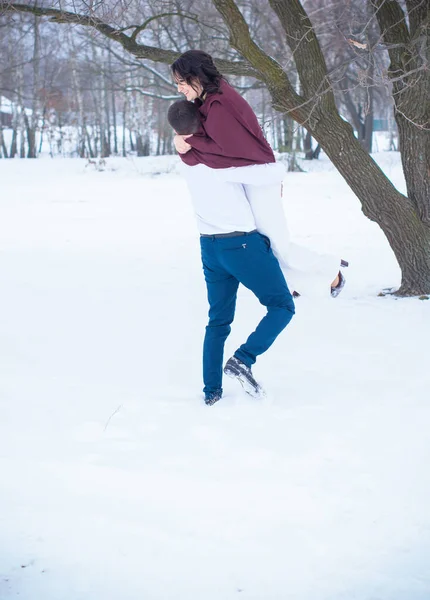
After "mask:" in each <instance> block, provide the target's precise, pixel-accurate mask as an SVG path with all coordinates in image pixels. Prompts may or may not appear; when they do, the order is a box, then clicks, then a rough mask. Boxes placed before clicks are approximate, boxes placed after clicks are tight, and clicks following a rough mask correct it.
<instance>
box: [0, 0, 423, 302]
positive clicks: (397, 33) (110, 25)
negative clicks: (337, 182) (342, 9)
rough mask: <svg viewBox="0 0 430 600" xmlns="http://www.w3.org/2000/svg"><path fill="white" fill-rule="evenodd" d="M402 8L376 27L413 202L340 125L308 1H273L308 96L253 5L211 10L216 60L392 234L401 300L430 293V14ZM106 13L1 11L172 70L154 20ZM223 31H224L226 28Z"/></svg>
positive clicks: (387, 7) (384, 14)
mask: <svg viewBox="0 0 430 600" xmlns="http://www.w3.org/2000/svg"><path fill="white" fill-rule="evenodd" d="M399 1H400V0H399ZM399 1H398V0H370V3H369V6H370V7H371V9H372V18H376V19H377V21H378V25H379V32H380V44H381V45H383V47H384V48H385V49H386V50H387V51H388V54H389V58H390V67H389V70H388V77H389V79H390V81H391V84H392V90H393V101H394V107H395V118H396V122H397V125H398V129H399V139H400V151H401V154H402V161H403V167H404V173H405V178H406V182H407V189H408V197H406V196H404V195H403V194H401V193H400V192H399V191H398V190H396V189H395V187H394V186H393V184H392V183H391V182H390V180H389V179H388V178H387V177H386V176H385V175H384V173H383V172H382V171H381V169H380V168H379V167H378V166H377V165H376V163H375V162H374V161H373V160H372V158H371V157H370V156H369V154H368V153H367V152H366V151H365V149H364V148H363V147H362V145H361V144H360V142H359V141H358V140H357V138H356V137H355V136H354V133H353V130H352V128H351V126H350V125H349V124H348V123H346V122H345V121H344V119H342V118H341V116H340V114H339V112H338V109H337V107H336V102H335V96H334V93H333V86H332V82H331V78H330V75H329V71H328V68H327V65H326V61H325V57H324V54H323V52H322V50H321V45H320V43H319V40H318V37H317V35H316V32H315V30H314V28H313V25H312V23H311V21H310V19H309V17H308V15H307V13H306V12H305V9H304V7H303V4H302V3H301V2H300V0H268V2H269V5H270V7H271V9H272V11H273V14H274V15H276V17H277V19H278V21H279V24H280V26H281V28H282V31H283V36H284V39H285V42H286V46H285V48H288V49H289V53H290V57H291V60H293V61H294V64H295V67H296V71H297V73H298V77H299V81H300V87H299V88H298V87H297V85H296V82H295V81H293V80H292V78H291V76H289V73H288V68H287V66H288V65H284V64H283V63H284V59H281V62H279V60H275V59H274V58H272V56H273V54H272V53H271V54H269V53H268V52H266V51H265V49H263V47H262V45H257V44H256V42H255V41H254V39H258V34H257V35H251V33H250V24H249V23H250V21H251V15H252V12H250V8H249V9H248V5H244V7H243V13H242V12H241V11H240V10H239V8H238V5H237V3H236V2H235V1H234V0H212V1H211V4H212V6H213V7H214V8H215V9H216V10H217V11H218V13H219V15H220V16H221V19H222V22H221V24H222V23H223V27H222V28H221V31H222V32H223V33H222V35H221V36H220V38H219V39H217V40H216V43H215V44H214V45H211V46H209V44H208V45H207V50H209V51H211V52H213V54H215V56H216V54H217V50H216V49H217V48H220V47H223V44H225V43H226V42H225V40H226V39H228V46H229V48H230V50H227V54H230V56H231V59H230V60H226V59H222V58H220V59H216V62H217V64H218V67H219V68H220V70H221V71H222V72H224V73H225V74H236V75H243V76H252V77H255V78H256V79H257V80H260V81H262V82H264V84H265V86H266V87H267V89H268V91H269V93H270V96H271V99H272V102H273V106H274V107H275V108H276V110H278V111H279V112H281V113H283V114H285V115H288V116H290V117H292V118H293V119H294V120H295V121H297V122H298V123H299V124H300V125H302V126H303V127H305V128H306V129H307V131H308V132H309V133H310V134H311V135H312V136H313V137H314V138H315V139H316V140H317V142H318V143H319V144H321V147H322V148H323V149H324V151H325V152H326V153H327V155H328V156H329V158H330V159H331V160H332V162H333V163H334V164H335V166H336V167H337V168H338V170H339V172H340V173H341V174H342V175H343V177H344V178H345V180H346V181H347V183H348V184H349V186H350V187H351V188H352V190H353V191H354V192H355V194H356V195H357V196H358V198H359V199H360V201H361V205H362V209H363V212H364V214H365V215H366V216H368V217H369V218H370V219H372V220H373V221H375V222H376V223H378V224H379V225H380V227H381V228H382V230H383V231H384V233H385V234H386V236H387V238H388V241H389V243H390V245H391V247H392V249H393V251H394V253H395V255H396V257H397V259H398V261H399V264H400V267H401V270H402V284H401V287H400V290H399V291H398V293H399V294H400V295H416V294H422V293H429V292H430V198H429V196H430V194H429V191H430V190H429V186H430V183H429V182H430V172H429V164H430V138H429V135H430V133H429V129H430V103H429V98H430V70H429V37H430V36H429V29H430V17H429V10H430V9H429V3H428V0H405V9H402V6H401V4H400V3H399ZM101 4H102V5H103V6H102V8H100V10H99V12H97V10H95V9H94V7H92V6H90V8H89V9H85V8H83V9H82V10H83V12H81V13H78V12H74V11H69V12H67V11H60V10H58V9H56V8H54V7H52V8H50V7H46V6H45V7H40V6H37V5H36V4H33V3H27V4H23V3H18V2H5V1H1V2H0V8H1V9H3V10H5V11H20V12H30V13H33V14H35V15H38V16H41V17H43V16H46V17H49V18H50V19H51V20H53V21H55V22H57V23H75V24H78V25H81V26H84V27H91V28H92V29H94V30H97V31H98V32H99V33H100V34H102V35H103V36H105V37H107V38H109V39H110V40H113V41H115V42H117V43H118V44H119V45H121V46H122V48H123V49H124V50H125V51H126V52H128V53H130V54H132V55H134V56H135V57H137V58H139V59H147V60H150V61H154V62H162V63H170V62H172V61H173V60H174V59H175V58H177V56H178V54H179V49H178V50H170V49H166V48H165V47H159V46H154V45H151V44H150V42H149V41H148V43H144V42H143V40H145V42H146V41H147V40H150V39H151V34H150V33H149V31H148V25H149V21H148V19H146V21H145V22H144V23H141V24H140V25H139V24H135V23H133V22H132V23H130V21H129V20H128V17H127V11H126V10H125V11H124V10H122V11H121V10H119V8H120V4H115V3H114V4H113V5H110V3H108V2H107V3H101ZM161 4H162V5H163V9H164V10H162V11H160V12H159V13H158V14H157V15H155V16H156V17H157V20H158V18H162V14H163V13H165V12H166V7H169V8H172V9H173V8H175V4H176V3H174V2H162V3H161ZM84 6H85V7H88V6H89V5H88V4H87V3H85V5H84ZM189 6H190V8H191V7H194V6H195V4H194V3H191V4H190V5H189ZM169 12H174V11H173V10H172V11H169ZM245 14H246V17H247V18H248V21H247V20H246V19H245V17H244V15H245ZM153 16H154V15H153ZM177 18H180V19H182V20H184V19H189V20H190V21H191V20H192V19H193V20H194V21H192V22H195V20H196V16H195V15H194V14H193V15H184V14H183V13H182V14H181V15H179V16H177ZM204 20H205V15H204V14H200V15H199V17H198V21H199V23H204ZM151 22H152V21H151ZM183 22H184V23H185V21H183ZM216 25H217V27H219V26H220V22H218V21H217V22H216ZM184 26H185V25H184ZM257 33H258V32H257ZM175 39H176V38H175ZM172 45H173V44H172ZM212 47H213V48H214V51H212ZM183 49H184V48H183V47H181V48H180V50H183ZM232 50H233V52H232ZM236 53H238V54H239V55H240V56H241V57H242V58H238V57H237V56H238V54H236Z"/></svg>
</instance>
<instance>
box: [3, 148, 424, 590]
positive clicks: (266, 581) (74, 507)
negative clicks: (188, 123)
mask: <svg viewBox="0 0 430 600" xmlns="http://www.w3.org/2000/svg"><path fill="white" fill-rule="evenodd" d="M378 160H379V161H380V162H381V164H383V167H384V169H385V170H386V172H387V173H388V175H389V176H390V177H391V178H392V179H393V181H394V182H395V183H396V185H399V186H400V187H402V189H403V182H402V175H401V169H400V166H399V159H398V156H396V155H394V154H388V153H387V154H381V155H379V156H378ZM176 161H177V159H176V158H174V157H170V158H158V159H140V160H121V159H111V160H108V163H107V170H105V171H103V172H98V171H96V170H95V169H94V168H93V166H89V167H86V166H85V161H80V160H78V159H75V160H61V159H59V160H36V161H19V160H13V161H7V160H1V161H0V303H1V313H0V407H1V412H0V598H1V599H2V600H9V599H11V598H16V597H19V598H21V599H22V600H119V599H121V600H142V599H143V600H232V599H237V598H240V599H242V598H243V599H244V600H245V599H246V600H405V599H407V600H428V598H429V597H430V569H429V564H430V511H429V498H430V474H429V473H430V471H429V468H428V464H429V458H430V436H429V425H430V408H429V393H428V389H429V384H430V382H429V372H428V348H429V339H430V302H426V301H420V300H418V299H395V298H392V297H383V298H382V297H378V296H377V294H378V292H379V291H380V289H381V288H384V287H391V286H396V285H398V284H399V271H398V267H397V265H396V262H395V260H394V257H393V255H392V252H391V250H390V248H389V246H388V244H387V242H386V240H385V238H384V236H383V235H382V233H381V232H380V230H379V229H378V227H377V226H376V225H375V224H373V223H371V222H370V221H368V220H366V218H365V217H364V216H363V215H362V214H361V212H360V206H359V203H358V201H357V200H356V199H355V198H354V196H353V194H352V193H351V191H350V190H349V188H348V187H347V186H346V184H345V183H344V181H343V180H342V178H341V177H340V176H339V175H338V174H337V172H336V171H335V170H334V169H333V168H332V167H331V166H330V165H329V163H327V161H321V162H317V163H315V164H312V165H308V164H305V166H306V167H310V168H311V169H312V171H311V172H310V173H307V174H302V173H297V174H288V175H287V176H286V179H285V196H286V199H285V203H286V209H287V213H288V219H289V223H290V227H291V230H292V233H293V235H294V237H295V238H296V240H297V241H299V242H300V243H303V244H306V245H308V246H310V247H312V248H315V249H321V250H324V251H331V252H335V253H338V254H339V255H341V256H342V257H343V258H346V259H348V260H349V261H350V265H351V266H350V268H349V269H348V270H347V271H346V273H345V274H346V276H347V286H346V288H345V290H344V291H343V293H342V294H341V295H340V296H339V298H337V299H336V300H333V299H331V298H327V299H324V298H322V299H321V298H320V299H318V300H311V299H306V298H300V299H299V300H298V301H297V303H296V306H297V314H296V317H295V318H294V320H293V321H292V323H291V325H290V326H289V327H288V328H287V330H286V331H285V332H284V333H283V334H282V335H281V336H280V338H279V339H278V340H277V342H276V343H275V345H274V346H273V347H272V349H271V350H270V351H269V352H267V354H266V355H264V356H263V357H261V359H260V360H259V361H258V363H257V365H256V367H255V369H254V371H255V373H256V375H257V376H258V377H259V379H261V381H262V383H263V384H264V386H265V388H266V390H267V391H268V399H267V400H266V401H264V402H262V403H260V402H258V401H255V400H251V399H249V398H247V397H245V396H244V395H243V394H242V392H241V390H240V389H238V388H237V387H236V386H235V385H234V382H231V381H227V382H226V384H225V388H226V397H225V399H223V400H222V401H220V402H219V403H218V404H216V405H215V406H213V407H211V408H208V407H206V406H205V405H204V404H203V401H202V397H201V392H200V390H201V386H202V384H201V380H200V377H201V375H200V362H201V342H202V335H203V331H204V325H205V322H206V312H207V306H206V297H205V286H204V281H203V276H202V273H201V265H200V257H199V242H198V236H197V232H196V228H195V223H194V219H193V215H192V211H191V207H190V203H189V201H188V196H187V191H186V187H185V184H184V182H183V181H182V180H181V179H180V177H179V176H178V175H177V174H176V164H177V163H176ZM262 314H263V309H262V307H261V306H260V305H259V304H258V302H257V301H256V300H255V299H254V297H253V296H252V295H250V294H249V293H248V292H247V291H246V290H243V289H242V290H241V291H240V296H239V303H238V308H237V318H236V321H235V323H234V328H233V331H232V334H231V339H229V340H228V345H227V355H229V354H230V353H232V352H233V351H234V349H235V348H236V347H237V346H238V345H239V344H240V343H241V342H242V341H243V339H244V338H245V337H246V336H247V334H248V333H249V332H250V330H251V329H253V327H254V325H255V324H256V323H257V321H258V319H259V318H260V317H261V315H262Z"/></svg>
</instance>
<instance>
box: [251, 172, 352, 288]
mask: <svg viewBox="0 0 430 600" xmlns="http://www.w3.org/2000/svg"><path fill="white" fill-rule="evenodd" d="M244 188H245V192H246V196H247V198H248V201H249V203H250V205H251V209H252V212H253V214H254V219H255V224H256V227H257V230H258V231H259V232H260V233H262V234H263V235H266V236H267V237H268V238H269V239H270V242H271V245H272V250H273V254H274V255H275V256H276V258H277V259H278V261H279V264H280V266H281V269H282V271H283V273H284V276H285V279H286V281H287V284H288V287H289V289H290V291H291V292H293V291H296V292H298V293H299V294H300V295H302V296H328V295H329V294H330V284H331V282H332V281H333V280H334V279H336V276H337V274H338V272H339V267H340V259H339V258H337V257H335V256H332V255H330V254H320V253H318V252H314V251H313V250H310V249H309V248H305V247H304V246H300V245H299V244H295V243H293V242H291V241H290V233H289V231H288V226H287V220H286V218H285V212H284V207H283V206H282V198H281V189H280V185H279V184H276V185H270V186H257V185H244Z"/></svg>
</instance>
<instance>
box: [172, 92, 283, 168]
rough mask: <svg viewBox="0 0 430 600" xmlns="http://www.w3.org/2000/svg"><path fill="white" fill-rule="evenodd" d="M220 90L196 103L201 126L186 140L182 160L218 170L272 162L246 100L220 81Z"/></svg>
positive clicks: (270, 154)
mask: <svg viewBox="0 0 430 600" xmlns="http://www.w3.org/2000/svg"><path fill="white" fill-rule="evenodd" d="M220 91H221V93H216V94H210V95H208V96H207V98H206V99H205V101H204V102H203V104H202V105H201V106H200V109H199V110H200V113H201V115H202V128H201V130H200V131H199V132H198V133H196V134H195V135H193V136H192V137H190V138H188V139H187V140H186V141H187V142H188V143H189V144H190V145H191V146H192V148H191V150H189V151H188V152H187V153H186V154H180V157H181V159H182V160H183V161H184V163H185V164H187V165H190V166H194V165H197V164H199V163H203V164H204V165H207V166H208V167H211V168H213V169H222V168H226V167H244V166H248V165H259V164H265V163H272V162H275V157H274V155H273V151H272V148H271V147H270V145H269V143H268V142H267V140H266V139H265V137H264V135H263V132H262V130H261V127H260V125H259V123H258V121H257V117H256V116H255V114H254V111H253V110H252V108H251V107H250V106H249V104H248V102H247V101H246V100H244V98H242V96H240V94H238V93H237V92H236V90H234V89H233V88H232V87H231V85H229V84H228V83H227V82H226V81H224V80H222V81H221V85H220Z"/></svg>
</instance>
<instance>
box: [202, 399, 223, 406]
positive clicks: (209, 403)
mask: <svg viewBox="0 0 430 600" xmlns="http://www.w3.org/2000/svg"><path fill="white" fill-rule="evenodd" d="M220 400H221V398H212V400H205V404H206V406H213V405H214V404H216V403H217V402H219V401H220Z"/></svg>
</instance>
